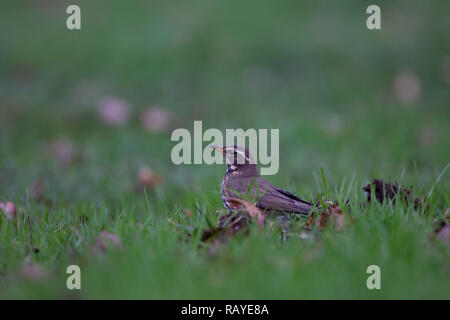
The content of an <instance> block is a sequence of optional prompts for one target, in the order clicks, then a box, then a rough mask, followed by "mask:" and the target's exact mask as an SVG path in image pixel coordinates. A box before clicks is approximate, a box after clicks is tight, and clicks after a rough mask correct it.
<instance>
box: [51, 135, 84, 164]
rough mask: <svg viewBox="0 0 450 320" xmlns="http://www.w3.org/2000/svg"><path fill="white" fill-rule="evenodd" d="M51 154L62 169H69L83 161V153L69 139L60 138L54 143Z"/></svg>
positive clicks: (52, 143)
mask: <svg viewBox="0 0 450 320" xmlns="http://www.w3.org/2000/svg"><path fill="white" fill-rule="evenodd" d="M51 152H52V155H53V157H55V158H56V160H57V161H58V163H59V164H60V165H61V166H62V167H68V166H70V165H72V164H76V163H79V162H80V161H81V152H80V151H79V150H78V149H77V148H76V147H75V145H74V144H73V143H72V142H70V141H69V140H68V139H67V138H58V139H56V140H54V141H52V142H51Z"/></svg>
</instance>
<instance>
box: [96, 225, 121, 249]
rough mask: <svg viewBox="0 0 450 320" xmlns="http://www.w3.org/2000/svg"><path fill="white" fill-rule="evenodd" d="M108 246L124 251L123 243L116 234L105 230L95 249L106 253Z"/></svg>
mask: <svg viewBox="0 0 450 320" xmlns="http://www.w3.org/2000/svg"><path fill="white" fill-rule="evenodd" d="M108 245H112V246H113V247H115V248H116V249H122V242H121V241H120V238H119V237H118V236H117V235H116V234H113V233H109V232H108V231H106V230H103V231H102V232H101V233H100V235H99V236H98V237H97V239H96V240H95V247H96V248H97V249H99V250H100V251H103V252H105V251H106V250H107V248H108Z"/></svg>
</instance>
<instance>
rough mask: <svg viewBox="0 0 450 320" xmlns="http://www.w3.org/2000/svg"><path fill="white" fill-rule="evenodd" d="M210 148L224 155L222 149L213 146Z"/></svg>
mask: <svg viewBox="0 0 450 320" xmlns="http://www.w3.org/2000/svg"><path fill="white" fill-rule="evenodd" d="M211 148H213V149H215V150H217V151H219V152H220V153H221V154H224V150H223V147H219V146H215V145H211Z"/></svg>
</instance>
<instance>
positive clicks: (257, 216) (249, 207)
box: [227, 197, 264, 228]
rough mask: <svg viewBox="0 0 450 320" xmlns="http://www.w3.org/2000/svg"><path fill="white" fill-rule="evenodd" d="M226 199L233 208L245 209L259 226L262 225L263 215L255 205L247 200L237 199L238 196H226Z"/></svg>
mask: <svg viewBox="0 0 450 320" xmlns="http://www.w3.org/2000/svg"><path fill="white" fill-rule="evenodd" d="M227 201H228V202H230V204H231V205H232V206H233V207H235V208H240V209H245V211H246V212H247V213H248V214H249V215H250V217H251V218H252V219H253V220H254V221H255V222H256V224H257V225H258V226H259V227H261V228H262V227H264V215H263V212H262V211H261V209H259V208H257V207H256V206H255V205H253V204H251V203H250V202H248V201H245V200H242V199H238V198H230V197H228V198H227Z"/></svg>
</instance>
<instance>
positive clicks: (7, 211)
mask: <svg viewBox="0 0 450 320" xmlns="http://www.w3.org/2000/svg"><path fill="white" fill-rule="evenodd" d="M0 211H3V213H4V215H5V217H6V219H8V220H12V219H16V217H17V210H16V205H15V204H14V202H11V201H8V202H6V203H3V202H0Z"/></svg>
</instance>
